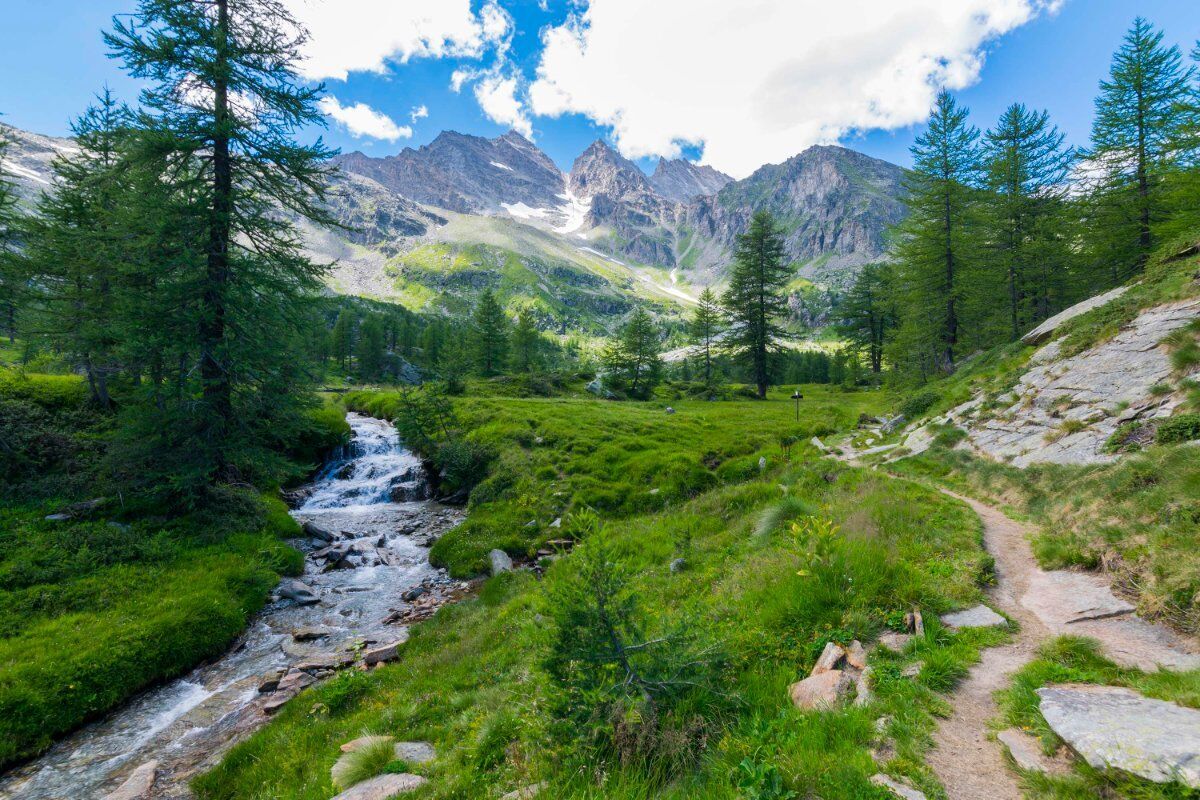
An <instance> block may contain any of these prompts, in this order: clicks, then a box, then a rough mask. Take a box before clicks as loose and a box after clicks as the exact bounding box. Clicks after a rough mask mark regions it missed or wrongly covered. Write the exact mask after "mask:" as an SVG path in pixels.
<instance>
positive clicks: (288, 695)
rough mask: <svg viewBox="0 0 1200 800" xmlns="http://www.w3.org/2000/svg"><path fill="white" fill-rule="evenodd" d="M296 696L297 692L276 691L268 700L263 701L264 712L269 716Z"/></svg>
mask: <svg viewBox="0 0 1200 800" xmlns="http://www.w3.org/2000/svg"><path fill="white" fill-rule="evenodd" d="M295 696H296V693H295V692H276V693H275V694H273V695H271V697H270V698H269V699H268V700H267V702H265V703H263V706H262V710H263V713H264V714H266V715H267V716H270V715H272V714H274V713H275V712H276V711H278V710H279V709H281V708H283V707H284V706H285V705H287V704H288V703H289V702H290V701H291V699H292V698H293V697H295Z"/></svg>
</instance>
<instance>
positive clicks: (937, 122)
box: [895, 91, 979, 375]
mask: <svg viewBox="0 0 1200 800" xmlns="http://www.w3.org/2000/svg"><path fill="white" fill-rule="evenodd" d="M967 114H968V112H967V109H965V108H960V107H959V106H958V104H957V103H956V102H955V101H954V98H953V97H951V96H950V93H949V92H946V91H942V92H941V93H939V94H938V97H937V102H936V103H935V105H934V108H933V111H932V113H931V115H930V117H929V124H928V128H927V130H926V131H925V133H923V134H921V136H919V137H918V138H917V141H916V143H915V144H914V145H913V146H912V155H913V171H912V172H910V173H909V176H908V178H907V181H906V189H907V192H908V206H909V217H908V219H907V220H906V221H905V222H904V223H903V224H902V225H901V226H900V228H899V230H900V240H899V243H898V245H897V247H896V259H897V264H898V272H897V277H898V283H899V284H900V290H901V292H902V293H903V294H904V299H903V309H904V314H903V318H902V322H901V326H900V328H899V329H898V331H897V334H896V341H895V347H896V350H895V352H896V355H897V359H898V361H901V362H903V364H904V365H905V366H906V367H907V369H908V370H910V371H916V372H919V373H921V374H924V375H928V374H929V373H931V372H934V371H943V372H946V371H950V370H952V369H953V367H954V361H955V357H956V356H957V354H958V353H959V345H960V342H961V340H962V339H963V338H964V331H966V330H967V327H966V326H964V322H966V321H968V320H970V317H971V315H970V313H969V303H968V302H966V300H967V298H966V291H965V289H966V285H967V284H968V274H969V273H971V272H972V271H973V270H974V269H975V268H977V256H978V247H977V237H978V230H977V225H976V223H977V216H978V208H979V198H978V195H977V192H976V189H975V187H976V185H977V183H978V179H979V146H978V139H979V131H978V129H976V128H975V127H974V126H972V125H970V124H969V123H968V122H967ZM976 274H977V273H976Z"/></svg>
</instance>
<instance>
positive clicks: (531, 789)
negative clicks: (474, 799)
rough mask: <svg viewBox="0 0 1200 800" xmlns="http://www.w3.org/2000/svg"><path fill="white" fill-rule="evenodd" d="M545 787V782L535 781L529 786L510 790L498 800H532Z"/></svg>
mask: <svg viewBox="0 0 1200 800" xmlns="http://www.w3.org/2000/svg"><path fill="white" fill-rule="evenodd" d="M545 788H546V784H545V783H544V782H543V783H535V784H532V785H530V786H525V787H523V788H521V789H516V790H514V791H511V792H509V793H508V794H506V795H503V796H501V798H500V800H533V798H535V797H537V796H538V795H539V794H541V792H542V790H543V789H545Z"/></svg>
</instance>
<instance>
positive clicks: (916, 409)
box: [900, 389, 941, 420]
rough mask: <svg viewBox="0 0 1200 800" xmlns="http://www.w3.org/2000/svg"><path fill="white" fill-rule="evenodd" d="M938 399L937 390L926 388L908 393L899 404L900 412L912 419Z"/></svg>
mask: <svg viewBox="0 0 1200 800" xmlns="http://www.w3.org/2000/svg"><path fill="white" fill-rule="evenodd" d="M939 400H941V397H940V396H939V395H938V393H937V392H935V391H933V390H931V389H926V390H924V391H920V392H917V393H916V394H912V395H909V396H908V398H907V399H906V400H905V401H904V402H903V403H901V404H900V413H901V414H903V415H904V417H905V418H906V419H909V420H913V419H916V418H917V417H919V416H921V415H922V414H924V413H925V412H926V411H928V410H929V409H931V408H933V406H934V405H935V404H936V403H937V402H938V401H939Z"/></svg>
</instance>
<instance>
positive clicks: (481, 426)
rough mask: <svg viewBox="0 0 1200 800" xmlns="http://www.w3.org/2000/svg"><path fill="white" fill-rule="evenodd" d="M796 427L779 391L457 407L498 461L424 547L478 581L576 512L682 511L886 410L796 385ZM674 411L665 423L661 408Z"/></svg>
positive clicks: (869, 395)
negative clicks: (787, 449) (499, 558)
mask: <svg viewBox="0 0 1200 800" xmlns="http://www.w3.org/2000/svg"><path fill="white" fill-rule="evenodd" d="M803 388H804V396H805V398H806V399H805V400H804V404H803V416H802V419H801V421H800V422H799V423H797V422H796V421H795V417H794V413H795V411H794V408H793V405H792V403H791V401H790V400H787V396H788V395H789V394H790V391H783V390H779V391H775V392H773V393H772V395H771V398H770V399H769V400H768V401H767V402H758V401H740V402H719V403H712V402H704V401H694V400H671V401H669V402H668V401H658V402H648V403H613V402H608V401H603V400H596V399H557V398H555V399H511V398H497V397H475V396H468V397H467V398H464V399H462V400H460V401H459V402H458V403H457V408H458V413H459V415H460V416H461V418H462V420H463V422H464V424H465V425H466V427H467V428H468V429H469V430H470V434H469V437H468V438H469V439H470V440H471V441H473V442H475V443H478V444H480V445H483V446H485V447H487V448H489V449H490V450H492V451H493V452H495V453H497V454H498V459H497V461H496V463H495V464H494V465H493V466H492V468H491V470H490V474H489V477H488V478H487V479H486V480H484V481H483V482H482V483H480V484H479V485H478V486H476V487H475V489H474V491H473V492H472V494H471V502H470V510H471V514H470V518H469V519H468V521H467V522H466V523H465V524H463V525H462V526H460V527H458V528H456V529H455V530H453V531H451V532H449V533H448V534H446V535H445V536H444V537H442V539H440V540H439V541H438V543H437V544H436V545H435V546H434V548H433V551H432V559H433V561H434V563H435V564H438V565H442V566H447V567H449V569H450V571H451V573H452V574H454V575H456V576H467V575H471V574H474V573H478V572H481V571H482V570H483V569H484V567H485V564H486V557H487V553H488V552H489V551H490V550H492V549H493V548H500V549H503V550H506V551H508V552H509V553H511V554H512V555H514V556H523V555H532V554H533V553H534V552H536V550H537V549H538V547H539V546H540V545H542V544H543V543H544V542H545V541H546V540H548V539H553V538H557V537H558V536H560V535H561V532H560V531H559V530H558V529H557V528H553V527H551V525H552V523H553V522H554V520H556V519H560V518H563V517H565V516H566V515H567V514H569V513H570V512H572V511H574V510H577V509H579V508H583V507H589V508H593V509H595V510H596V511H598V512H601V513H602V514H604V515H605V516H606V517H608V518H623V517H629V516H632V515H637V514H645V513H649V512H653V511H658V510H661V509H665V508H669V507H671V506H672V505H675V504H678V503H680V502H683V501H686V500H687V499H689V498H692V497H695V496H696V495H698V494H700V493H701V492H704V491H706V490H708V489H711V488H713V487H715V486H717V485H719V484H721V483H728V482H734V481H743V480H746V479H748V478H751V477H753V476H754V475H756V474H757V473H758V469H759V466H758V465H759V459H760V458H763V459H766V461H767V464H768V466H772V467H773V466H776V465H778V463H779V462H780V461H781V460H782V459H783V458H784V455H783V453H782V451H781V449H780V437H784V436H794V437H797V439H798V441H799V442H802V443H803V444H802V445H799V446H797V447H796V448H794V450H793V457H800V456H803V455H811V454H812V452H815V451H813V450H812V449H811V448H810V447H809V446H808V444H807V442H808V440H809V439H810V438H811V437H812V436H814V435H825V434H826V433H830V432H832V431H835V430H840V429H843V428H846V427H849V426H850V425H851V424H853V422H854V421H855V420H857V419H858V416H859V414H860V413H862V412H868V413H878V411H879V409H880V408H881V407H883V406H885V405H886V403H887V402H888V399H887V396H886V395H884V394H882V393H879V392H842V391H840V390H837V389H831V388H829V387H825V386H805V387H803ZM346 403H347V406H348V407H349V408H351V409H357V410H361V411H365V412H366V413H370V414H373V415H375V416H381V417H389V418H390V417H393V416H394V415H395V413H396V409H397V407H398V403H399V399H398V395H396V394H394V393H387V392H359V393H352V394H350V395H348V396H347V397H346ZM668 405H670V406H671V407H672V408H674V409H675V412H676V413H674V414H668V413H667V412H666V410H665V409H666V407H667V406H668Z"/></svg>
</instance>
